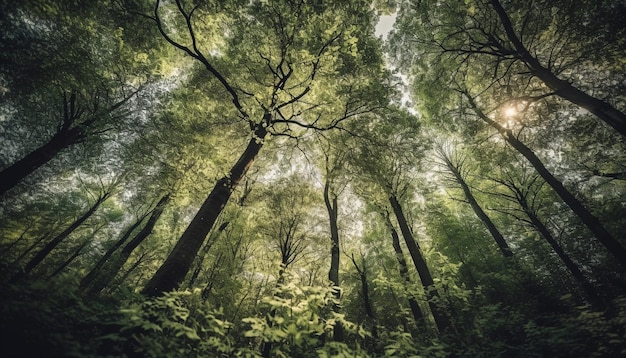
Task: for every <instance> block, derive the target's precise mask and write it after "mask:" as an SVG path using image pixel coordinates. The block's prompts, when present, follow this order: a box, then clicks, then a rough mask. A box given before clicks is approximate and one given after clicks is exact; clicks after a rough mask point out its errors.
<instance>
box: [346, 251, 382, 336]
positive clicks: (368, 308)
mask: <svg viewBox="0 0 626 358" xmlns="http://www.w3.org/2000/svg"><path fill="white" fill-rule="evenodd" d="M350 258H351V259H352V264H353V265H354V268H355V269H356V272H357V273H358V274H359V278H360V281H361V294H362V295H363V308H364V309H365V315H366V316H367V318H368V319H369V321H370V322H371V324H372V337H373V338H374V339H376V338H377V336H378V332H377V330H376V315H375V314H374V308H373V307H372V301H371V299H370V289H369V284H368V282H367V267H366V266H365V260H364V259H363V257H362V256H361V265H362V266H363V267H362V268H361V267H359V265H358V264H357V263H356V260H355V259H354V255H352V256H351V257H350Z"/></svg>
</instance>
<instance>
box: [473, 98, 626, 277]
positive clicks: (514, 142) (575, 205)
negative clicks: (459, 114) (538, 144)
mask: <svg viewBox="0 0 626 358" xmlns="http://www.w3.org/2000/svg"><path fill="white" fill-rule="evenodd" d="M462 93H463V95H464V96H465V98H466V99H467V101H468V103H469V106H470V107H471V108H472V110H473V111H474V112H475V113H476V116H478V118H480V119H481V120H483V121H484V122H485V123H487V124H489V125H490V126H491V127H493V128H494V129H496V130H497V131H498V132H499V133H500V135H501V136H502V138H503V139H504V140H505V141H506V142H507V143H508V144H510V145H511V146H512V147H513V148H515V150H517V151H518V152H519V153H520V154H521V155H523V156H524V157H525V158H526V159H527V160H528V161H529V162H530V163H531V164H532V166H533V167H534V168H535V170H537V173H538V174H539V175H540V176H541V177H542V178H543V180H545V181H546V183H548V185H550V187H552V189H554V191H555V192H556V193H557V194H558V195H559V197H561V199H563V201H564V202H565V203H566V204H567V205H568V206H569V207H570V209H572V211H573V212H574V214H576V216H578V217H579V218H580V220H581V221H582V222H583V224H585V226H586V227H587V228H588V229H589V231H590V232H591V233H593V234H594V236H595V237H596V238H597V239H598V241H600V242H601V243H602V244H603V245H604V246H605V247H606V248H607V250H608V251H609V253H611V254H612V255H613V256H614V257H615V258H616V259H617V261H618V262H619V263H620V264H621V265H622V268H623V269H626V248H624V246H623V245H622V244H621V243H620V242H619V241H618V240H617V239H616V238H615V237H613V235H612V234H611V233H610V232H609V231H608V230H607V229H606V228H605V227H604V226H603V225H602V224H601V223H600V220H599V219H598V218H597V217H595V216H594V215H593V214H592V213H591V212H590V211H589V210H587V208H586V207H585V206H584V205H583V204H582V203H581V202H580V201H579V200H578V199H576V197H575V196H574V195H573V194H572V193H571V192H570V191H569V190H567V188H565V186H564V185H563V183H562V182H561V181H560V180H558V179H557V178H556V177H555V176H554V175H553V174H552V173H551V172H550V171H549V170H548V169H547V168H546V166H545V165H544V164H543V162H542V161H541V159H539V157H538V156H537V155H536V154H535V152H533V150H532V149H530V148H529V147H528V146H526V145H525V144H524V143H522V142H521V141H520V140H519V139H518V138H517V136H516V135H515V134H514V133H513V131H512V130H511V129H510V128H506V127H505V126H503V125H502V124H500V123H498V122H496V121H495V120H493V119H491V118H489V116H487V115H486V114H485V113H484V112H483V111H482V110H481V109H480V108H479V107H478V105H477V103H476V101H475V100H474V98H473V97H472V96H471V95H470V94H469V93H468V92H467V91H463V92H462Z"/></svg>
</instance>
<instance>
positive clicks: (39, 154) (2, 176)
mask: <svg viewBox="0 0 626 358" xmlns="http://www.w3.org/2000/svg"><path fill="white" fill-rule="evenodd" d="M84 138H85V136H84V134H83V133H82V131H81V129H80V128H78V127H75V128H72V129H69V130H66V131H60V132H57V133H56V134H55V135H54V136H53V137H52V138H51V139H50V141H48V142H47V143H46V144H44V145H42V146H41V147H39V148H37V149H35V150H34V151H32V152H30V153H29V154H27V155H26V156H25V157H24V158H22V159H20V160H18V161H17V162H15V163H13V165H11V166H10V167H8V168H5V169H4V170H2V172H0V196H2V195H4V193H6V192H7V191H9V190H11V189H12V188H13V187H14V186H16V185H17V184H18V183H19V182H20V181H22V179H24V178H25V177H27V176H28V175H29V174H31V173H32V172H34V171H35V170H37V168H39V167H41V166H42V165H44V164H46V163H47V162H49V161H50V160H51V159H52V158H54V157H55V156H56V155H57V154H59V152H60V151H62V150H63V149H65V148H67V147H69V146H71V145H73V144H76V143H78V142H80V141H81V140H83V139H84Z"/></svg>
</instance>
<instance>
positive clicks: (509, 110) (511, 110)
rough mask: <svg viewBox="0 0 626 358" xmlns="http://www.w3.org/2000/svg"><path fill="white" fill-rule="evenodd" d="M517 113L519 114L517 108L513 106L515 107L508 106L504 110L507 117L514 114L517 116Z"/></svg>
mask: <svg viewBox="0 0 626 358" xmlns="http://www.w3.org/2000/svg"><path fill="white" fill-rule="evenodd" d="M516 114H517V110H516V109H515V108H513V107H507V108H506V109H505V110H504V116H505V117H513V116H515V115H516Z"/></svg>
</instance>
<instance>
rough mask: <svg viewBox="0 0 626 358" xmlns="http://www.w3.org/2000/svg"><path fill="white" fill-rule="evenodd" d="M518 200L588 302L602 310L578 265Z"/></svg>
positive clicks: (599, 301) (525, 205) (595, 293)
mask: <svg viewBox="0 0 626 358" xmlns="http://www.w3.org/2000/svg"><path fill="white" fill-rule="evenodd" d="M519 199H520V198H518V201H519V202H520V206H521V207H522V210H524V213H526V216H528V218H529V219H530V222H531V224H532V225H533V227H534V228H535V229H536V230H537V232H539V234H540V235H541V237H543V238H544V240H546V241H547V242H548V244H550V246H551V247H552V250H554V252H555V253H556V254H557V256H559V258H560V259H561V261H563V263H564V264H565V267H567V269H568V270H569V272H570V273H571V274H572V276H573V277H574V278H575V279H576V281H577V282H578V283H579V284H580V286H581V288H582V289H583V291H584V292H585V294H586V295H587V298H588V299H589V302H590V303H591V304H592V305H593V306H594V307H595V308H597V309H600V308H602V307H603V306H604V304H603V303H602V300H601V299H600V296H599V295H598V292H597V291H596V289H595V288H594V287H593V286H592V285H591V283H590V282H589V281H588V280H587V279H586V278H585V276H584V275H583V273H582V271H580V269H579V268H578V265H576V263H575V262H574V261H573V260H572V259H571V258H570V257H569V255H568V254H567V253H566V252H565V250H563V248H562V247H561V245H559V243H558V242H557V241H556V239H555V238H554V237H553V236H552V234H551V233H550V230H548V228H547V227H546V226H545V225H544V224H543V222H542V221H541V220H540V219H539V217H538V216H537V215H536V214H535V212H533V210H531V209H530V207H528V204H527V203H526V202H525V201H523V200H519Z"/></svg>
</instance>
